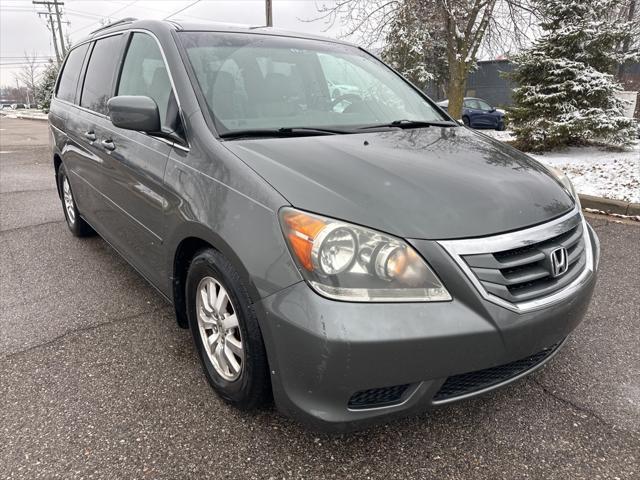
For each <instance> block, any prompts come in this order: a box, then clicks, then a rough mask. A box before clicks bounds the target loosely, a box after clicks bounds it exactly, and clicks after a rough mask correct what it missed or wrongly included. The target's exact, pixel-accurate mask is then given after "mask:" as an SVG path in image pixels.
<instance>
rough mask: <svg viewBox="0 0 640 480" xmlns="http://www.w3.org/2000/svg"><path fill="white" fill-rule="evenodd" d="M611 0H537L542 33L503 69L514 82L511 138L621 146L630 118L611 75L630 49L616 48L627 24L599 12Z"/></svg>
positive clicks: (630, 131) (528, 143)
mask: <svg viewBox="0 0 640 480" xmlns="http://www.w3.org/2000/svg"><path fill="white" fill-rule="evenodd" d="M615 1H616V0H569V1H567V0H541V1H539V2H538V5H539V8H540V11H541V13H542V15H543V17H544V18H545V21H544V22H543V23H542V24H541V27H542V29H543V31H544V34H543V35H542V37H541V38H540V39H539V40H538V41H537V42H536V43H535V44H534V45H533V46H532V47H531V48H530V49H529V50H528V51H525V52H523V53H522V54H520V55H519V56H517V57H516V58H515V59H514V61H515V67H516V68H515V69H514V71H513V72H512V74H511V77H512V79H513V80H515V81H516V82H517V83H518V84H519V85H520V86H519V87H518V88H516V89H515V90H514V105H513V107H512V108H511V110H510V121H511V127H512V129H513V131H514V134H515V135H516V138H517V140H516V143H517V144H518V147H519V148H522V149H524V150H537V151H540V150H549V149H552V148H555V147H560V146H566V145H580V144H586V143H590V142H600V143H604V144H608V145H611V146H624V145H628V144H629V143H630V142H631V141H632V139H633V138H634V136H635V135H636V131H637V130H636V126H635V122H634V121H633V120H631V119H628V118H626V117H624V116H623V104H622V102H621V100H619V99H617V98H616V92H617V91H619V90H621V87H620V85H619V84H618V83H617V82H616V81H615V79H614V77H613V73H614V72H615V70H616V68H617V66H618V65H619V64H620V63H624V62H626V61H629V60H632V59H634V58H638V52H637V51H635V52H620V51H619V49H620V45H621V44H622V43H623V42H624V39H625V38H628V36H629V35H631V34H632V33H631V32H632V31H633V29H632V25H631V24H630V23H624V22H620V21H619V20H614V19H613V18H611V16H609V15H607V12H610V11H611V10H612V5H614V4H615Z"/></svg>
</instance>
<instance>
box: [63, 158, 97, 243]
mask: <svg viewBox="0 0 640 480" xmlns="http://www.w3.org/2000/svg"><path fill="white" fill-rule="evenodd" d="M58 192H60V201H61V202H62V211H63V212H64V218H65V220H66V221H67V227H69V230H71V233H73V235H74V236H76V237H88V236H91V235H94V234H95V232H94V231H93V229H92V228H91V227H90V226H89V224H88V223H87V222H85V221H84V219H83V218H82V217H81V216H80V212H79V211H78V206H77V205H76V200H75V198H74V196H73V191H72V190H71V183H69V178H68V177H67V171H66V170H65V168H64V165H62V164H61V165H60V168H59V169H58Z"/></svg>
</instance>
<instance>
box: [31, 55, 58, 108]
mask: <svg viewBox="0 0 640 480" xmlns="http://www.w3.org/2000/svg"><path fill="white" fill-rule="evenodd" d="M59 69H60V67H59V65H58V64H57V63H55V62H51V63H49V64H48V65H47V66H46V67H45V69H44V72H42V75H41V76H40V80H39V82H38V85H37V88H36V103H37V104H38V105H39V106H40V108H42V109H43V110H44V111H45V112H48V111H49V106H50V104H51V95H52V94H53V88H54V87H55V84H56V79H57V78H58V70H59Z"/></svg>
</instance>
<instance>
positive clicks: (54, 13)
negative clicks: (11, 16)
mask: <svg viewBox="0 0 640 480" xmlns="http://www.w3.org/2000/svg"><path fill="white" fill-rule="evenodd" d="M31 3H32V4H34V5H44V6H45V7H47V11H46V12H38V15H40V16H45V17H48V21H49V30H51V35H52V39H53V49H54V50H55V52H56V60H57V61H58V64H60V62H61V61H62V59H63V58H64V56H65V55H66V54H67V48H66V46H65V43H64V36H63V34H62V20H61V19H60V17H61V16H62V13H61V11H60V8H59V7H60V6H62V5H64V2H61V1H59V0H50V1H42V0H39V1H36V0H33V1H32V2H31ZM52 7H53V9H52ZM53 17H56V19H55V22H54V18H53ZM56 24H57V30H58V32H57V34H56ZM58 38H59V40H58ZM58 42H60V46H58Z"/></svg>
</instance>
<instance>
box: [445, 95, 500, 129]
mask: <svg viewBox="0 0 640 480" xmlns="http://www.w3.org/2000/svg"><path fill="white" fill-rule="evenodd" d="M438 105H439V106H440V107H442V108H444V109H445V110H447V109H448V108H449V100H443V101H441V102H438ZM462 121H463V122H464V124H465V125H466V126H467V127H471V128H488V129H493V130H504V127H505V125H504V111H503V110H499V109H497V108H495V107H492V106H491V105H489V103H487V102H486V101H484V100H482V99H481V98H471V97H465V99H464V103H463V104H462Z"/></svg>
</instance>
